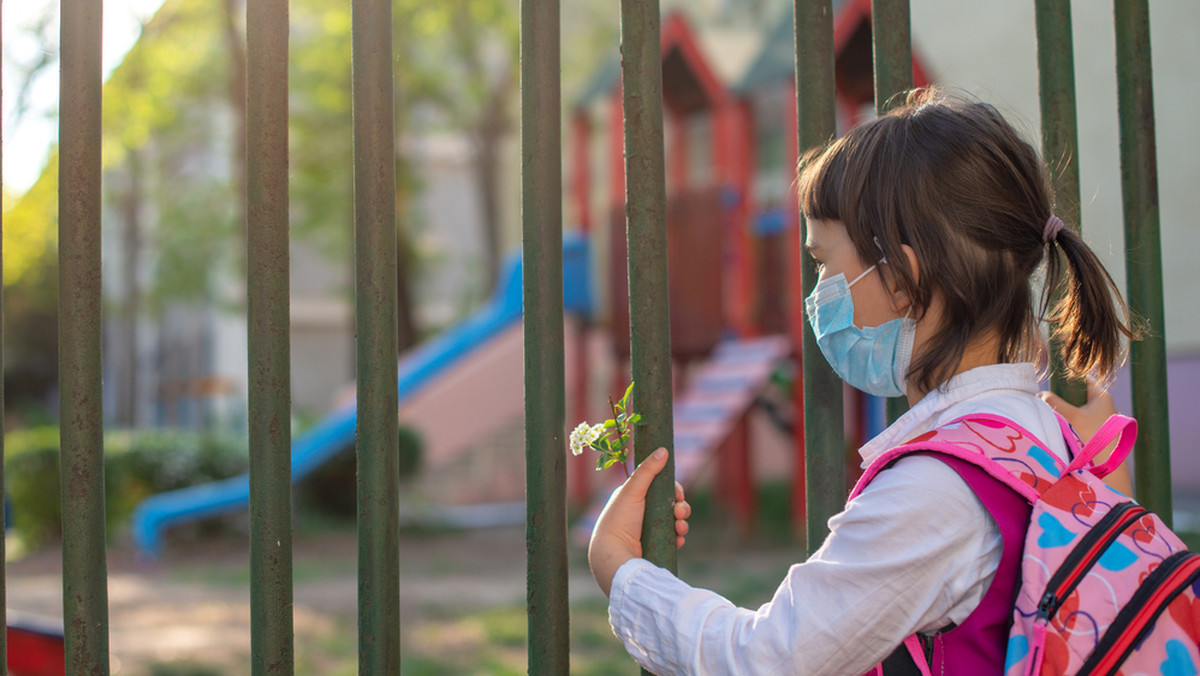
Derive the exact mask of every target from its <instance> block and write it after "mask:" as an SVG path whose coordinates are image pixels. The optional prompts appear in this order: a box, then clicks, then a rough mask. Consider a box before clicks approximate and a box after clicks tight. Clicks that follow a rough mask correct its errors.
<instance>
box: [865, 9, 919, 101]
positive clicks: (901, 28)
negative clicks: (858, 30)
mask: <svg viewBox="0 0 1200 676" xmlns="http://www.w3.org/2000/svg"><path fill="white" fill-rule="evenodd" d="M871 46H872V53H873V54H874V59H875V112H876V113H878V114H880V115H882V114H883V113H885V112H887V111H888V109H889V108H891V107H893V106H894V105H895V104H896V103H897V101H896V100H895V99H894V98H893V95H895V94H897V93H899V92H903V91H906V90H908V89H912V85H913V74H912V29H911V28H910V19H909V4H908V0H874V1H873V2H872V3H871Z"/></svg>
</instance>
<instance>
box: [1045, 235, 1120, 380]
mask: <svg viewBox="0 0 1200 676" xmlns="http://www.w3.org/2000/svg"><path fill="white" fill-rule="evenodd" d="M1047 235H1050V233H1049V232H1047ZM1047 240H1048V242H1049V247H1050V250H1049V251H1048V252H1047V256H1046V258H1047V269H1046V288H1045V293H1046V297H1045V299H1044V303H1043V307H1046V305H1048V303H1049V300H1050V298H1051V297H1052V295H1053V294H1054V293H1055V292H1056V291H1057V292H1058V293H1059V294H1060V296H1059V301H1058V302H1057V303H1056V304H1055V305H1054V307H1053V308H1052V309H1051V311H1050V313H1049V315H1048V316H1047V317H1046V319H1047V321H1049V322H1050V326H1051V337H1052V338H1053V339H1056V341H1057V343H1058V346H1059V350H1060V351H1061V355H1060V356H1061V357H1062V363H1063V365H1064V366H1065V367H1066V371H1067V374H1068V375H1070V376H1072V377H1076V378H1082V377H1085V376H1088V375H1091V376H1094V377H1096V378H1098V379H1100V380H1101V381H1104V382H1107V381H1109V380H1111V378H1112V375H1113V372H1114V371H1115V370H1116V367H1117V366H1119V365H1120V364H1121V363H1122V362H1123V361H1124V359H1125V353H1124V350H1123V348H1122V345H1121V337H1122V336H1124V337H1125V338H1126V339H1128V340H1138V339H1140V338H1141V336H1142V334H1143V332H1144V331H1143V327H1142V323H1141V322H1140V320H1138V319H1137V318H1135V317H1133V316H1132V315H1131V313H1130V311H1129V307H1128V306H1127V305H1126V304H1125V301H1124V300H1123V299H1122V298H1121V293H1120V291H1119V290H1118V289H1117V285H1116V284H1115V283H1114V282H1113V280H1112V277H1111V276H1109V274H1108V271H1107V270H1105V269H1104V265H1103V264H1101V262H1100V259H1099V258H1098V257H1097V256H1096V254H1095V252H1093V251H1092V249H1091V248H1090V247H1089V246H1088V245H1087V243H1086V242H1084V241H1083V238H1082V237H1081V236H1080V235H1079V234H1078V233H1076V232H1075V231H1074V230H1071V229H1070V228H1063V229H1061V230H1060V231H1058V232H1056V233H1054V234H1053V235H1051V236H1048V237H1047ZM1055 245H1057V248H1058V249H1059V250H1060V251H1061V252H1062V255H1061V256H1058V255H1056V253H1055V251H1054V249H1055ZM1064 264H1065V265H1064ZM1064 266H1065V268H1066V269H1065V270H1064V269H1063V268H1064Z"/></svg>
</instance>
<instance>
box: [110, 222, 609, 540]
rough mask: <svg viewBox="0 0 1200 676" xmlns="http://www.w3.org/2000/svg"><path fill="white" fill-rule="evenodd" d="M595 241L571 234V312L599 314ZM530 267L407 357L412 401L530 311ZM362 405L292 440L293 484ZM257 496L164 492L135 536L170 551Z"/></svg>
mask: <svg viewBox="0 0 1200 676" xmlns="http://www.w3.org/2000/svg"><path fill="white" fill-rule="evenodd" d="M590 267H591V263H590V255H589V250H588V242H587V239H586V238H584V237H581V236H578V235H568V236H566V237H564V240H563V306H564V309H565V310H566V311H567V312H570V313H573V314H579V315H583V316H591V313H592V290H591V274H590ZM521 281H522V266H521V259H520V256H519V255H515V254H514V255H512V256H510V257H509V258H508V260H507V261H506V262H505V265H504V267H503V268H502V273H501V279H500V284H498V285H497V290H496V293H495V294H494V295H493V296H492V298H491V299H490V300H489V301H488V303H487V304H486V305H484V306H483V307H482V308H481V309H479V310H478V311H477V312H475V313H474V314H473V315H471V316H470V317H468V318H467V319H465V320H463V321H462V322H460V323H459V324H457V325H456V326H454V327H453V328H451V329H449V330H447V331H446V332H444V333H442V334H440V335H439V336H437V337H436V338H434V339H432V340H430V341H428V342H426V343H424V344H422V345H421V346H419V347H417V348H416V349H415V350H413V351H412V352H410V353H409V354H408V355H406V356H405V357H404V359H403V360H402V361H401V362H400V365H399V371H398V379H399V382H398V385H397V389H398V391H399V395H400V403H404V402H405V401H406V400H407V399H408V398H409V397H411V396H413V395H414V394H415V393H416V392H417V391H419V390H420V389H421V388H422V387H424V386H425V385H428V384H429V383H431V382H432V381H433V380H434V379H436V378H437V377H438V376H440V375H442V374H443V373H445V372H446V371H447V370H448V369H449V368H450V367H452V366H454V365H455V364H457V363H458V362H459V361H461V360H462V359H463V358H464V357H466V356H467V355H469V354H470V353H471V352H472V351H474V350H475V349H477V348H479V347H481V346H483V345H484V344H486V343H487V342H488V341H489V340H491V339H492V338H494V337H496V336H498V335H499V334H500V333H501V332H503V331H504V330H505V329H506V328H508V327H509V326H510V325H512V324H513V323H514V322H517V321H520V319H521V316H522V305H523V301H522V298H523V296H522V288H521ZM357 422H358V411H357V408H356V404H353V403H352V404H349V405H347V406H344V407H342V408H341V409H338V410H336V411H334V412H333V413H331V414H329V416H327V417H326V418H325V419H323V420H322V421H321V422H319V423H318V424H317V425H316V426H314V427H313V428H312V429H310V430H308V431H307V432H305V433H304V434H302V435H300V436H298V437H297V438H295V439H294V440H293V441H292V482H293V483H294V482H296V481H299V480H300V479H302V478H304V477H305V476H307V475H308V474H309V473H311V472H312V471H313V470H315V469H316V468H317V467H319V466H320V465H321V464H322V463H324V462H326V461H328V460H329V459H331V458H332V457H333V456H335V455H337V453H338V452H339V451H341V450H342V449H344V448H346V447H347V446H349V445H350V444H352V443H354V438H355V433H356V429H357ZM249 501H250V475H249V474H242V475H240V476H236V477H232V478H229V479H225V480H223V481H216V482H213V483H209V484H203V485H199V486H190V487H188V488H183V489H180V490H177V491H170V492H167V493H160V494H158V495H153V496H150V497H149V498H146V499H145V500H143V501H142V502H141V503H140V504H139V505H138V506H137V508H136V509H134V512H133V517H132V529H133V539H134V542H135V543H136V544H137V547H138V549H139V550H141V551H142V552H143V553H145V554H148V555H150V556H158V554H159V553H161V551H162V535H163V532H164V531H165V530H166V529H167V528H170V527H171V526H177V525H179V524H183V523H188V522H191V521H196V520H199V519H205V518H208V517H212V516H217V515H220V514H226V513H229V512H233V511H237V510H241V509H245V508H246V506H247V505H248V504H249Z"/></svg>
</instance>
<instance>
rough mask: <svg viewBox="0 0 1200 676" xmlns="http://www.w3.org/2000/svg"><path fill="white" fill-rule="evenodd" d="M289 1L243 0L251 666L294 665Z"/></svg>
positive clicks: (270, 670) (259, 671)
mask: <svg viewBox="0 0 1200 676" xmlns="http://www.w3.org/2000/svg"><path fill="white" fill-rule="evenodd" d="M287 50H288V3H287V0H249V1H248V2H247V4H246V83H247V88H246V112H247V125H246V217H247V223H246V261H247V270H246V280H247V296H248V298H249V306H248V322H247V323H248V327H249V330H248V333H249V336H248V340H249V342H248V348H247V352H248V359H249V378H250V383H249V435H250V573H251V575H250V617H251V623H250V662H251V673H253V674H255V675H256V676H260V675H261V676H266V674H284V675H286V674H291V673H293V671H294V658H293V652H294V651H293V626H292V512H291V494H292V491H291V483H292V465H291V459H292V458H291V448H292V435H291V341H290V324H291V318H290V312H289V309H290V304H289V290H288V284H289V281H290V278H289V274H288V271H289V266H290V264H289V252H288V107H287V106H288V72H287V69H288V54H287Z"/></svg>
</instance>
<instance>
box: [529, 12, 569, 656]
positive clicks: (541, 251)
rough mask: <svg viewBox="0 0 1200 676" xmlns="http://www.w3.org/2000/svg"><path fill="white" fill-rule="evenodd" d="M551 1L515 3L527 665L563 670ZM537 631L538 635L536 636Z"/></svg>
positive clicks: (556, 75) (562, 452)
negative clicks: (517, 10)
mask: <svg viewBox="0 0 1200 676" xmlns="http://www.w3.org/2000/svg"><path fill="white" fill-rule="evenodd" d="M559 21H560V10H559V2H558V0H523V1H522V2H521V220H522V260H523V261H524V265H523V272H522V274H523V276H524V277H523V280H522V283H523V293H524V303H525V475H526V478H525V481H526V503H525V504H526V520H525V543H526V551H527V558H526V563H527V578H526V579H527V586H526V589H527V597H526V600H527V611H528V627H529V636H530V637H531V639H530V641H529V673H530V674H566V673H568V672H569V670H570V635H569V622H570V605H569V598H568V588H567V579H568V575H567V512H566V484H567V474H566V448H567V443H566V440H565V439H564V436H563V431H564V429H565V416H566V412H565V406H566V404H565V399H566V394H565V368H566V367H565V364H564V348H563V275H562V239H563V234H562V122H561V116H562V103H561V99H562V95H561V82H560V58H561V57H560V49H561V47H560V44H559V42H560V39H559ZM533 637H536V638H533Z"/></svg>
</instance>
